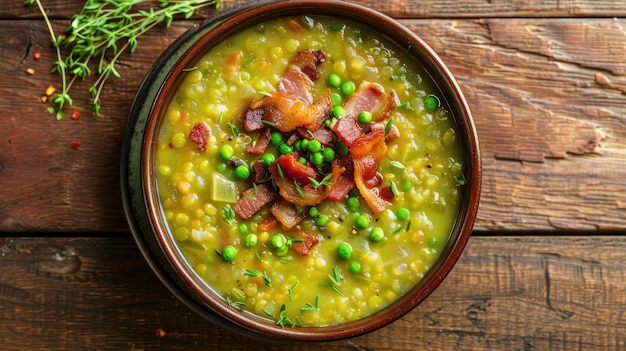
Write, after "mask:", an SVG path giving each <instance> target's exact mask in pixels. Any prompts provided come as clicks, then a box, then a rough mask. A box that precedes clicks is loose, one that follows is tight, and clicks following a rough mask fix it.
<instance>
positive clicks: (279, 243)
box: [268, 234, 287, 249]
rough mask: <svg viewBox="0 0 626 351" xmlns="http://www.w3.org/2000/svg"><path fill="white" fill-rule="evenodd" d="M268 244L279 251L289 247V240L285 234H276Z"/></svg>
mask: <svg viewBox="0 0 626 351" xmlns="http://www.w3.org/2000/svg"><path fill="white" fill-rule="evenodd" d="M268 243H269V244H270V246H271V247H272V248H274V249H279V248H281V247H283V246H285V247H286V246H287V238H286V237H285V235H283V234H274V235H272V236H271V237H270V238H269V240H268Z"/></svg>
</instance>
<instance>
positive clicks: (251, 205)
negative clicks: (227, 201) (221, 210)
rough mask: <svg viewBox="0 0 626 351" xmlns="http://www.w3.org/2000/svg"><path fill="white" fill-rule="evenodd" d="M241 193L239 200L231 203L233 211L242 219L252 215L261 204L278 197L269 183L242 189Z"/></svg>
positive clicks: (257, 210) (263, 204)
mask: <svg viewBox="0 0 626 351" xmlns="http://www.w3.org/2000/svg"><path fill="white" fill-rule="evenodd" d="M242 195H243V196H242V197H241V198H240V199H239V201H238V202H237V203H236V204H235V205H233V211H234V212H235V213H236V214H237V215H238V216H239V217H241V218H243V219H248V218H250V217H252V216H253V215H254V214H255V213H257V212H259V210H260V209H261V208H262V207H263V206H265V205H267V204H268V203H270V202H272V201H274V200H276V199H277V198H278V194H277V193H276V190H274V188H273V187H272V185H271V184H269V183H262V184H259V185H257V186H256V190H255V188H250V189H248V190H246V191H244V192H243V194H242Z"/></svg>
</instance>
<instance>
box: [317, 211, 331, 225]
mask: <svg viewBox="0 0 626 351" xmlns="http://www.w3.org/2000/svg"><path fill="white" fill-rule="evenodd" d="M329 220H330V218H328V216H327V215H325V214H321V215H319V216H318V217H317V218H315V224H316V225H317V226H319V227H323V226H325V225H326V224H328V221H329Z"/></svg>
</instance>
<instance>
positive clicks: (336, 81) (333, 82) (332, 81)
mask: <svg viewBox="0 0 626 351" xmlns="http://www.w3.org/2000/svg"><path fill="white" fill-rule="evenodd" d="M328 85H330V86H331V87H333V88H339V87H340V86H341V77H340V76H339V75H338V74H336V73H331V74H330V75H329V76H328Z"/></svg>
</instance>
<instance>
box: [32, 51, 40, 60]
mask: <svg viewBox="0 0 626 351" xmlns="http://www.w3.org/2000/svg"><path fill="white" fill-rule="evenodd" d="M33 56H35V60H39V59H41V52H36V53H35V54H34V55H33Z"/></svg>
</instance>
